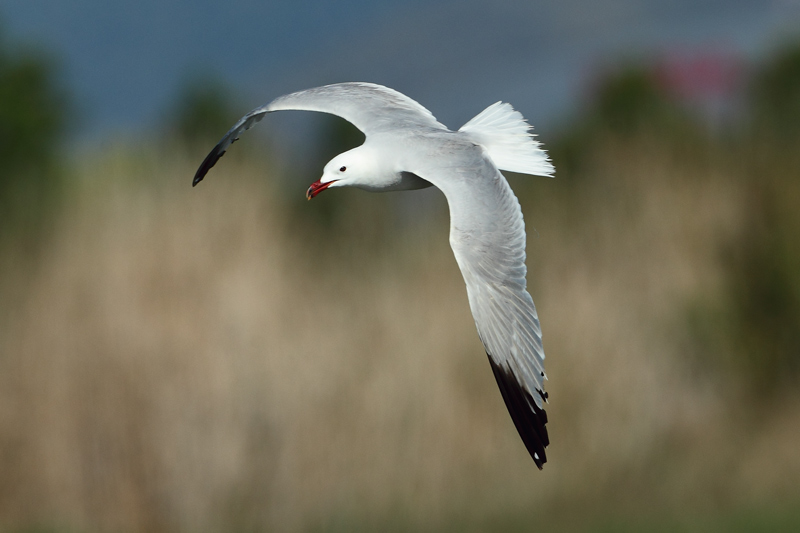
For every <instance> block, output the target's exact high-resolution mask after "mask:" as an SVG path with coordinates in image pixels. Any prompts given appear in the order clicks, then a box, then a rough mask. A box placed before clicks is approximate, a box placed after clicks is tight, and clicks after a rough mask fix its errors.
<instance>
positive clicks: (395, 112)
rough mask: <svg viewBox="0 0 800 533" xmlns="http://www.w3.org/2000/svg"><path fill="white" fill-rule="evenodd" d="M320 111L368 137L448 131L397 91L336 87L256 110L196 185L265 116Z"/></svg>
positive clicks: (216, 151)
mask: <svg viewBox="0 0 800 533" xmlns="http://www.w3.org/2000/svg"><path fill="white" fill-rule="evenodd" d="M289 109H293V110H299V111H320V112H322V113H330V114H333V115H337V116H340V117H342V118H343V119H345V120H347V121H348V122H350V123H352V124H353V125H354V126H355V127H357V128H358V129H360V130H361V131H362V132H364V134H365V135H367V136H369V135H371V134H373V133H378V132H381V131H390V130H391V131H394V130H397V129H399V128H403V127H411V128H420V127H422V128H434V129H440V130H446V129H447V128H445V126H444V125H442V124H440V123H439V122H438V121H437V120H436V118H434V116H433V114H431V112H430V111H428V110H427V109H425V108H424V107H423V106H421V105H420V104H419V103H417V102H415V101H414V100H412V99H411V98H409V97H407V96H405V95H404V94H401V93H399V92H397V91H395V90H394V89H389V88H388V87H384V86H382V85H376V84H374V83H337V84H334V85H325V86H324V87H316V88H314V89H307V90H305V91H299V92H296V93H292V94H287V95H284V96H279V97H278V98H276V99H275V100H273V101H272V102H270V103H268V104H266V105H264V106H261V107H258V108H256V109H253V110H252V111H250V112H249V113H247V114H246V115H245V116H243V117H242V118H241V119H240V120H239V122H237V123H236V124H235V125H234V126H233V127H232V128H231V129H230V131H228V133H226V134H225V136H224V137H223V138H222V140H221V141H219V143H217V145H216V146H215V147H214V148H213V150H211V152H210V153H209V154H208V156H206V158H205V159H204V160H203V163H202V164H201V165H200V168H199V169H197V173H196V174H195V176H194V180H193V181H192V185H197V184H198V183H199V182H200V181H201V180H202V179H203V178H204V177H205V175H206V174H207V173H208V171H209V170H210V169H211V167H213V166H214V165H215V164H216V162H217V161H218V160H219V158H220V157H222V156H223V155H224V154H225V150H227V149H228V147H229V146H230V145H231V144H232V143H233V142H235V141H236V140H238V139H239V136H240V135H241V134H242V133H243V132H245V131H246V130H248V129H250V128H252V127H253V126H254V125H255V124H256V123H257V122H259V121H260V120H261V119H262V118H264V115H266V114H267V113H271V112H273V111H281V110H289Z"/></svg>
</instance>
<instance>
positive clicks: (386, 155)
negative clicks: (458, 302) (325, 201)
mask: <svg viewBox="0 0 800 533" xmlns="http://www.w3.org/2000/svg"><path fill="white" fill-rule="evenodd" d="M287 109H295V110H305V111H321V112H323V113H331V114H334V115H338V116H340V117H342V118H344V119H345V120H347V121H349V122H351V123H352V124H353V125H355V126H356V127H357V128H358V129H360V130H361V131H362V132H363V133H364V134H365V135H366V140H365V141H364V144H362V145H361V146H358V147H357V148H354V149H352V150H348V151H347V152H344V153H342V154H339V155H337V156H336V157H334V158H333V159H332V160H331V161H330V162H329V163H328V164H327V165H325V169H324V172H323V175H322V177H321V178H320V179H319V180H318V181H316V182H314V183H312V184H311V186H310V187H309V188H308V191H307V193H306V196H307V197H308V198H309V199H311V198H313V197H314V196H316V195H317V194H319V193H320V192H322V191H324V190H325V189H332V188H334V187H348V186H352V187H358V188H361V189H366V190H368V191H396V190H406V189H419V188H423V187H428V186H430V185H435V186H436V187H438V188H439V189H440V190H441V191H442V192H443V193H444V195H445V197H446V198H447V203H448V205H449V207H450V246H451V247H452V249H453V253H454V254H455V257H456V261H457V262H458V266H459V268H460V269H461V273H462V275H463V276H464V281H465V282H466V285H467V295H468V297H469V305H470V309H471V310H472V315H473V317H474V318H475V325H476V326H477V328H478V335H479V336H480V339H481V341H482V342H483V346H484V347H485V349H486V353H487V354H488V356H489V362H490V363H491V367H492V370H493V371H494V377H495V379H496V380H497V385H498V386H499V387H500V392H501V393H502V395H503V400H505V403H506V406H507V407H508V411H509V413H510V414H511V418H512V420H513V421H514V425H515V426H516V428H517V431H518V432H519V434H520V436H521V437H522V441H523V442H524V443H525V446H526V448H527V449H528V452H529V453H530V454H531V456H532V457H533V460H534V462H535V463H536V466H538V467H539V469H541V468H542V465H543V464H544V463H545V462H546V461H547V456H546V455H545V448H546V447H547V445H548V444H549V442H550V441H549V438H548V435H547V429H546V427H545V424H546V423H547V414H546V412H545V410H544V406H543V404H544V403H545V402H547V393H546V392H544V386H543V383H544V380H546V379H547V377H546V376H545V372H544V350H543V348H542V333H541V328H540V326H539V318H538V316H537V314H536V307H535V306H534V304H533V299H532V298H531V296H530V294H528V291H527V290H526V288H525V286H526V280H525V274H526V267H525V224H524V222H523V220H522V211H521V210H520V206H519V201H518V200H517V198H516V196H514V193H513V192H512V191H511V188H510V187H509V185H508V182H507V181H506V179H505V177H504V176H503V175H502V174H501V173H500V171H499V170H498V169H502V170H507V171H511V172H519V173H524V174H534V175H540V176H552V174H553V172H554V171H555V169H554V168H553V165H552V164H551V163H550V161H549V160H548V158H547V154H546V153H545V152H544V150H542V148H541V147H540V145H539V143H538V142H537V141H536V140H535V139H534V138H533V135H532V134H531V133H530V131H529V130H530V126H529V125H528V123H527V122H525V119H524V118H523V117H522V115H521V114H520V113H519V112H518V111H515V110H514V109H513V108H512V107H511V106H510V105H509V104H506V103H502V102H497V103H496V104H493V105H491V106H489V107H488V108H486V109H485V110H484V111H483V112H481V113H480V114H479V115H477V116H476V117H475V118H473V119H472V120H470V121H469V122H467V123H466V124H465V125H464V126H463V127H461V129H459V130H458V131H451V130H448V129H447V128H446V127H445V126H444V125H442V124H441V123H439V122H438V121H437V120H436V119H435V118H434V116H433V115H432V114H431V112H430V111H428V110H427V109H425V108H424V107H422V106H421V105H420V104H418V103H417V102H415V101H414V100H412V99H411V98H408V97H407V96H405V95H403V94H401V93H399V92H397V91H395V90H393V89H389V88H388V87H383V86H381V85H375V84H371V83H339V84H334V85H326V86H324V87H317V88H314V89H308V90H305V91H299V92H296V93H292V94H287V95H284V96H281V97H278V98H276V99H275V100H273V101H272V102H270V103H268V104H266V105H264V106H262V107H259V108H256V109H254V110H253V111H251V112H249V113H248V114H246V115H245V116H244V117H242V118H241V120H239V122H237V123H236V124H235V125H234V126H233V128H231V130H230V131H229V132H228V133H226V134H225V136H224V137H223V138H222V140H221V141H220V142H219V143H218V144H217V145H216V146H215V147H214V149H213V150H212V151H211V153H210V154H208V156H207V157H206V158H205V160H204V161H203V163H202V164H201V165H200V168H199V169H198V170H197V173H196V174H195V176H194V181H193V183H192V184H193V185H197V184H198V183H199V182H200V181H201V180H202V179H203V177H204V176H205V175H206V173H207V172H208V171H209V169H210V168H211V167H213V166H214V164H215V163H216V162H217V160H219V158H220V157H222V156H223V154H224V153H225V150H226V149H227V148H228V147H229V146H230V145H231V143H233V142H234V141H236V140H237V139H238V138H239V135H241V134H242V133H243V132H244V131H245V130H247V129H249V128H251V127H252V126H253V125H254V124H256V123H257V122H259V121H260V120H261V119H262V118H264V115H266V114H267V113H271V112H273V111H279V110H287Z"/></svg>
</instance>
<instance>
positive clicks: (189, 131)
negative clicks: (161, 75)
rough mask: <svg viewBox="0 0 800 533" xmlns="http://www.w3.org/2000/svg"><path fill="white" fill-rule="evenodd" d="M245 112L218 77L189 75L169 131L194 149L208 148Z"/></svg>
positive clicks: (173, 110) (170, 115) (182, 88)
mask: <svg viewBox="0 0 800 533" xmlns="http://www.w3.org/2000/svg"><path fill="white" fill-rule="evenodd" d="M241 115H242V113H241V112H239V110H237V109H236V106H235V104H234V98H233V96H232V94H231V92H230V90H229V89H228V88H227V87H226V86H225V84H224V83H223V82H222V81H221V80H220V79H219V78H216V77H208V76H201V75H194V76H190V77H189V78H187V80H186V81H185V82H184V83H183V85H182V87H181V88H180V89H179V91H178V95H177V97H176V99H175V101H174V104H173V106H172V111H171V113H169V121H170V123H169V124H167V130H168V132H169V133H170V134H173V135H176V136H177V139H178V140H179V141H180V142H182V143H184V144H186V145H187V147H189V148H191V149H195V148H196V149H203V150H205V149H208V148H210V147H211V146H213V144H214V143H215V142H217V141H219V140H220V139H221V138H222V136H223V135H224V134H225V132H226V131H228V129H229V128H230V127H231V126H233V124H234V123H235V122H236V120H238V119H239V117H240V116H241Z"/></svg>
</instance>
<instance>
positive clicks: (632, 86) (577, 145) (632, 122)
mask: <svg viewBox="0 0 800 533" xmlns="http://www.w3.org/2000/svg"><path fill="white" fill-rule="evenodd" d="M701 134H702V130H701V128H700V127H699V123H698V122H697V121H696V120H694V118H693V117H692V115H691V113H689V111H688V110H686V109H684V108H683V107H681V106H680V105H679V104H677V103H676V102H674V101H673V100H672V99H671V98H670V96H669V94H667V92H666V91H665V90H664V88H663V87H662V85H661V84H660V83H659V82H658V79H657V77H656V75H655V74H654V72H653V71H652V69H649V68H648V67H647V66H645V65H639V64H629V65H626V66H624V67H622V68H620V69H618V70H616V71H613V72H612V73H611V74H610V75H608V76H607V77H605V78H603V79H601V81H600V83H599V84H598V85H597V87H596V89H595V91H594V93H593V95H592V97H591V98H590V100H589V101H588V104H587V105H586V107H585V108H584V109H583V110H582V111H581V113H580V119H577V120H574V121H573V122H572V123H570V125H569V127H568V128H567V129H566V130H565V131H564V132H563V133H562V135H560V136H559V138H558V139H556V140H555V142H552V143H550V147H549V148H550V150H549V152H550V154H551V157H552V158H553V161H554V162H555V163H556V168H557V169H558V173H559V175H563V173H564V172H565V171H566V172H567V173H570V172H572V171H574V170H577V169H579V168H580V167H582V166H585V165H586V163H587V157H588V156H589V155H590V154H591V153H592V152H593V149H594V147H595V146H597V144H598V143H603V142H612V143H614V142H629V141H630V140H632V139H634V138H638V139H641V138H642V137H647V136H650V137H657V138H659V139H663V140H667V141H671V142H672V144H673V145H679V146H680V147H681V148H683V147H685V145H686V144H687V139H692V140H696V139H697V138H698V137H699V136H701ZM689 142H691V141H689ZM669 145H670V144H669V143H667V144H666V146H669Z"/></svg>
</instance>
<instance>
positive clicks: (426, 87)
mask: <svg viewBox="0 0 800 533" xmlns="http://www.w3.org/2000/svg"><path fill="white" fill-rule="evenodd" d="M0 22H2V25H3V28H4V32H5V33H6V34H7V35H8V36H9V37H10V38H11V40H12V41H14V42H17V43H19V42H22V43H35V44H39V45H41V46H42V47H44V48H46V49H48V50H50V51H52V52H53V53H54V54H55V55H56V56H57V57H58V58H60V60H61V61H62V63H63V67H64V74H65V78H66V82H67V83H68V86H69V88H70V89H71V91H72V93H73V94H74V95H75V96H76V99H77V101H78V106H79V111H80V112H81V114H82V115H84V116H85V121H84V127H83V134H84V135H86V136H88V137H94V136H97V135H99V134H107V133H109V132H122V131H126V130H130V129H141V128H147V127H148V126H151V125H153V124H156V123H158V120H159V117H160V114H162V113H163V112H164V111H165V110H166V108H167V106H168V105H169V103H170V101H171V99H173V98H174V97H175V94H176V91H177V90H178V87H180V84H181V83H182V81H183V80H185V79H186V77H187V75H189V74H190V73H194V74H197V73H203V74H205V75H209V76H219V77H221V78H223V79H224V80H225V82H226V83H227V84H228V85H229V86H230V87H231V88H233V89H234V90H235V91H236V93H237V94H238V95H239V97H240V98H241V100H242V105H243V110H246V109H248V108H250V107H255V106H256V105H258V104H261V103H264V102H266V101H268V100H269V99H271V98H272V97H274V96H277V95H279V94H282V93H285V92H288V91H291V90H295V89H301V88H306V87H309V86H313V85H320V84H324V83H332V82H338V81H348V80H351V81H355V80H358V81H374V82H378V83H384V84H386V85H389V86H392V87H394V88H396V89H398V90H400V91H403V92H406V93H407V94H409V95H410V96H412V97H413V98H415V99H417V100H419V101H420V102H421V103H422V104H423V105H425V106H426V107H428V108H429V109H431V110H432V111H433V112H434V114H436V115H437V117H439V118H440V119H441V120H442V122H444V123H445V124H447V125H449V126H451V127H458V126H460V124H461V123H463V122H465V121H466V120H468V119H469V118H470V117H471V116H473V115H475V114H476V113H478V112H479V111H480V110H481V109H483V107H485V106H486V105H488V104H491V103H493V102H495V101H497V100H500V99H503V100H507V101H510V102H511V103H512V104H514V105H515V106H516V107H518V108H519V109H520V110H521V111H522V112H523V114H525V115H526V116H527V117H528V118H529V119H531V121H532V122H534V123H537V124H538V123H540V122H544V123H546V122H547V121H552V120H553V117H557V116H563V115H564V114H565V113H567V112H569V110H570V109H572V108H574V107H575V105H576V101H577V98H578V95H579V94H580V85H581V83H582V82H585V79H586V76H587V72H589V71H590V70H591V69H592V68H593V66H595V65H598V64H602V63H603V62H609V61H613V60H614V58H618V57H641V56H646V55H648V54H655V53H658V52H659V51H669V50H675V49H677V50H685V51H692V50H702V49H706V48H714V49H722V50H725V51H732V52H734V53H737V54H741V55H742V56H744V57H752V56H757V55H759V54H761V53H764V51H766V50H769V49H771V48H772V47H774V46H775V45H776V42H777V41H779V40H780V39H781V38H783V36H785V35H786V34H787V33H790V32H791V31H792V30H794V29H796V28H798V27H800V0H705V1H703V0H693V1H690V0H672V1H667V0H647V1H645V0H640V1H634V0H580V1H579V0H539V1H531V0H524V1H523V0H497V1H495V2H491V3H489V2H479V1H475V0H460V1H432V2H431V1H429V2H424V1H422V0H405V1H404V0H388V1H383V2H374V1H369V0H352V1H349V2H325V1H322V0H273V1H267V2H264V1H262V2H258V1H255V0H233V1H228V2H219V1H210V0H193V1H189V0H118V1H115V2H108V1H105V0H71V1H69V2H65V1H63V0H60V1H59V0H15V1H8V0H4V1H3V2H0Z"/></svg>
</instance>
